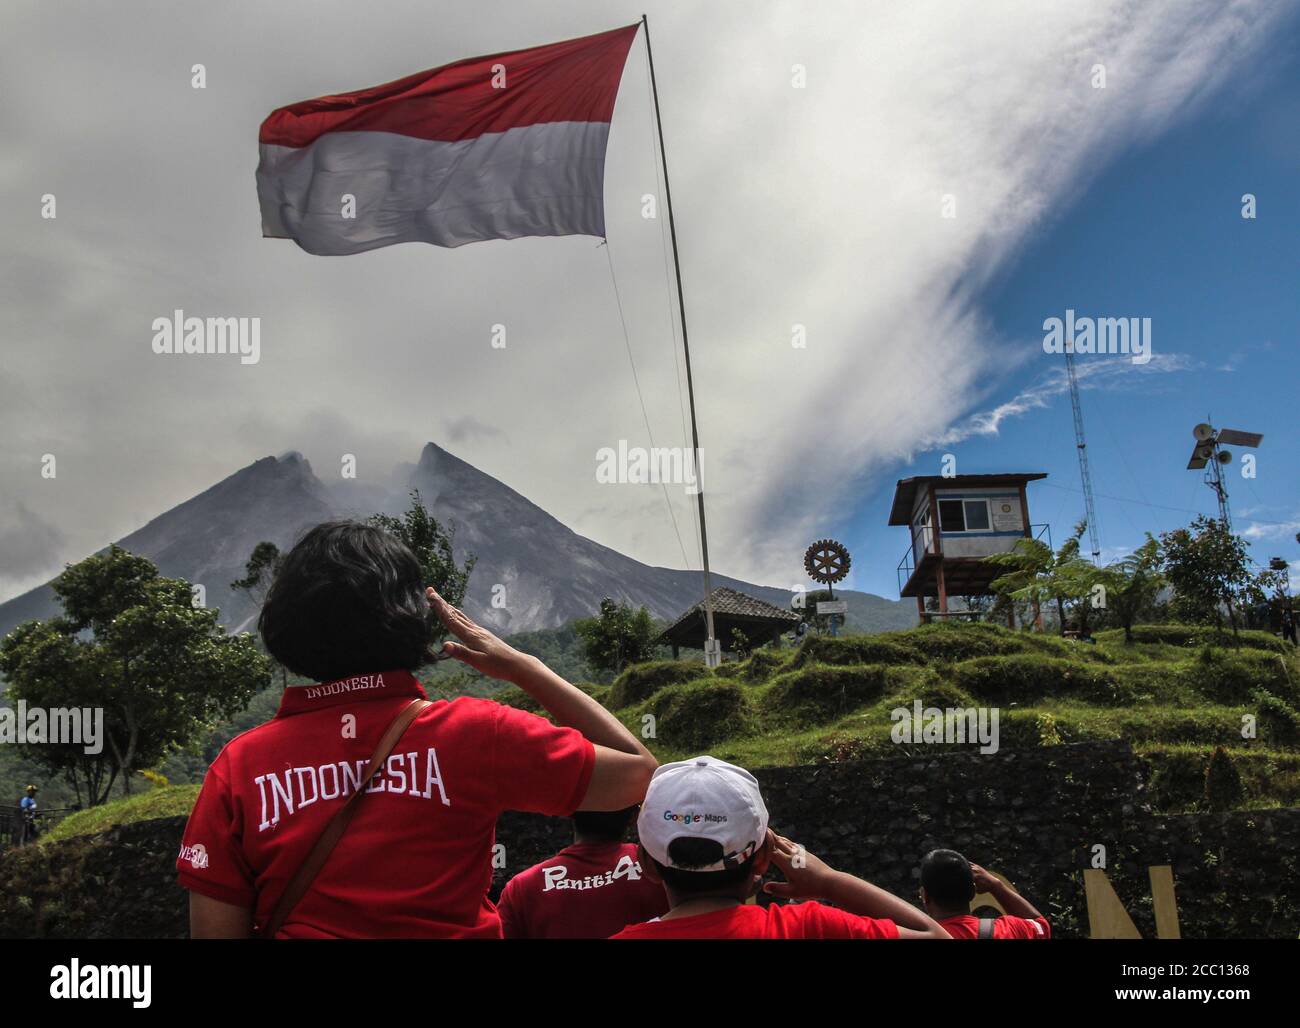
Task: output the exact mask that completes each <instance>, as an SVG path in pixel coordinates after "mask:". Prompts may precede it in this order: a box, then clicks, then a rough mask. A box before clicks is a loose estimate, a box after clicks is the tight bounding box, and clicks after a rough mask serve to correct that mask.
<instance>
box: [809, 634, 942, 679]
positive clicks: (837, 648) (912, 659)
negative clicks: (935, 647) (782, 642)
mask: <svg viewBox="0 0 1300 1028" xmlns="http://www.w3.org/2000/svg"><path fill="white" fill-rule="evenodd" d="M924 663H925V656H924V655H923V654H922V653H921V652H920V651H919V650H918V649H916V647H914V646H909V645H908V644H907V643H905V642H901V641H894V640H890V639H882V638H880V637H879V636H870V635H851V636H845V637H843V638H839V639H832V638H831V637H830V636H824V635H821V636H818V635H815V636H812V637H810V638H808V639H806V640H805V641H804V643H803V644H802V645H801V646H800V647H799V650H798V652H797V653H795V655H794V657H793V659H791V661H790V663H789V665H788V669H789V670H792V671H793V670H795V669H797V668H801V667H807V666H808V665H810V664H834V665H836V666H839V667H843V666H846V665H853V664H924Z"/></svg>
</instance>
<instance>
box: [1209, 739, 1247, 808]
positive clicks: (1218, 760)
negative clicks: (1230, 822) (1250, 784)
mask: <svg viewBox="0 0 1300 1028" xmlns="http://www.w3.org/2000/svg"><path fill="white" fill-rule="evenodd" d="M1245 796H1246V791H1245V789H1243V788H1242V785H1241V775H1239V774H1238V773H1237V768H1236V766H1235V765H1234V764H1233V761H1232V755H1231V754H1230V753H1228V751H1227V750H1225V749H1224V748H1223V747H1222V746H1216V747H1215V748H1214V755H1213V756H1212V757H1210V763H1209V764H1208V765H1206V768H1205V796H1204V800H1205V805H1206V806H1207V807H1209V809H1210V810H1235V809H1236V808H1237V807H1239V806H1241V802H1242V800H1243V799H1245Z"/></svg>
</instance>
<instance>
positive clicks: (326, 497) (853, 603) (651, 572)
mask: <svg viewBox="0 0 1300 1028" xmlns="http://www.w3.org/2000/svg"><path fill="white" fill-rule="evenodd" d="M408 469H409V471H408V474H407V475H405V476H403V475H401V474H399V475H396V476H394V481H393V483H392V485H391V486H387V487H385V486H375V485H368V484H367V485H363V484H362V483H357V482H341V483H339V484H337V485H335V486H332V487H326V486H325V485H324V484H323V483H322V482H321V481H320V480H319V479H318V478H317V477H316V476H315V475H314V474H313V473H312V470H311V466H310V465H309V464H308V463H307V461H306V460H305V459H303V458H302V456H301V455H299V454H287V455H285V456H283V457H280V458H274V457H265V458H263V459H261V460H258V461H256V462H254V463H253V464H250V465H249V466H248V467H246V468H244V469H242V470H240V471H237V472H235V474H233V475H231V476H230V477H229V478H226V479H224V480H222V481H221V482H218V483H217V484H216V485H214V486H213V487H212V488H210V489H208V490H206V491H204V492H202V493H200V494H199V495H197V496H195V497H193V498H192V499H189V500H187V501H185V502H184V503H182V504H180V505H178V506H176V507H174V508H172V509H171V510H169V511H167V512H166V513H165V514H162V515H159V516H158V517H156V518H154V519H153V520H152V521H150V522H149V523H148V524H147V525H145V526H144V527H143V528H141V529H139V530H137V531H135V532H132V533H131V534H130V535H128V536H126V537H125V538H124V539H122V540H121V541H120V543H119V545H121V546H122V547H124V548H125V549H128V550H130V551H132V552H133V553H139V554H141V555H143V556H146V557H148V558H149V559H150V560H152V561H154V563H156V564H157V565H158V567H159V568H160V570H161V571H162V573H163V574H165V575H170V576H174V577H178V578H184V579H186V580H188V581H190V582H195V583H201V584H202V585H203V586H204V587H205V588H206V591H207V603H208V605H209V606H215V607H217V608H219V609H220V611H221V614H222V619H221V620H222V622H223V623H224V624H225V625H226V626H227V627H228V628H230V629H231V630H233V631H239V630H245V629H249V628H251V627H252V625H253V622H254V619H255V616H256V610H255V606H254V603H253V601H252V600H251V599H250V598H249V597H247V596H246V595H244V594H242V593H232V591H231V589H230V583H231V582H232V581H234V580H235V579H236V578H239V577H240V576H241V575H242V574H243V567H244V562H245V561H246V560H247V559H248V556H249V554H250V553H251V552H252V550H253V547H254V546H255V545H256V544H257V543H258V542H261V541H262V540H270V541H271V542H273V543H275V544H276V545H277V546H279V547H280V548H281V549H287V548H288V547H289V546H291V545H292V544H293V542H294V540H295V539H297V538H298V537H299V536H300V535H301V534H302V533H303V532H304V531H305V530H306V529H307V528H309V527H310V526H312V525H315V524H318V523H320V522H321V521H326V520H329V519H331V518H339V517H365V516H366V515H367V514H370V513H373V512H375V511H384V512H386V513H399V512H400V511H402V510H403V509H405V507H406V505H407V502H408V493H409V492H410V490H411V489H418V490H419V491H420V495H421V496H422V498H423V499H424V501H425V504H426V505H427V506H428V507H429V509H430V510H431V511H432V512H433V514H434V516H435V517H437V518H438V520H439V521H441V522H443V523H444V524H445V525H448V526H450V527H452V529H453V530H454V533H455V536H454V542H455V546H454V548H455V552H456V556H457V559H458V560H463V559H464V557H465V555H466V554H467V553H473V554H475V556H476V557H477V563H476V565H475V568H474V573H473V575H472V576H471V578H470V585H469V592H468V595H467V596H466V598H465V609H466V611H467V612H468V613H469V614H470V616H471V617H474V618H475V619H477V620H480V621H482V622H483V623H484V624H487V625H490V626H492V628H493V629H494V630H496V631H498V632H501V633H507V634H508V633H512V632H524V631H533V630H536V629H541V628H556V627H558V626H560V625H562V624H564V623H565V622H567V621H570V620H572V619H573V618H575V617H586V616H589V615H591V614H592V613H593V612H594V611H595V610H596V609H597V608H598V606H599V604H600V601H601V600H602V599H603V598H604V597H606V596H609V597H613V598H614V599H617V600H623V601H626V602H629V603H633V604H637V605H641V604H644V605H645V606H646V607H647V608H648V609H649V610H650V612H651V613H652V614H653V615H654V616H655V617H658V618H672V617H676V616H677V615H678V614H679V613H681V611H683V610H685V609H686V608H687V607H689V606H690V605H691V604H693V603H695V602H696V601H697V600H698V599H699V598H700V596H701V595H702V594H703V585H702V582H701V577H700V574H699V572H696V571H681V570H676V569H673V568H660V567H652V566H650V565H648V564H643V563H641V562H640V561H637V560H633V559H632V558H631V557H627V556H625V555H623V554H621V553H619V552H618V551H616V550H612V549H610V548H609V547H608V546H602V545H601V544H600V543H598V542H595V541H594V540H591V539H588V538H586V537H585V536H581V535H578V533H576V532H574V531H573V530H572V529H570V528H568V527H567V526H565V525H563V524H561V523H560V522H559V521H558V520H557V519H555V518H554V517H552V516H551V515H550V514H548V513H546V511H544V510H542V509H541V508H540V507H538V506H537V505H536V504H534V503H532V502H531V501H529V500H528V499H527V498H525V497H524V496H521V495H520V494H519V493H517V492H515V490H513V489H511V488H510V487H509V486H507V485H505V484H503V483H502V482H499V481H497V480H496V479H495V478H493V477H492V476H490V475H487V474H484V473H483V472H481V471H479V470H478V469H477V468H475V467H473V466H472V465H471V464H468V463H466V462H465V461H463V460H461V459H460V458H459V457H456V456H455V455H453V454H451V453H449V452H448V451H446V450H444V449H442V448H441V447H439V446H436V445H435V444H433V443H429V444H427V445H426V446H425V448H424V451H423V452H422V453H421V455H420V460H419V462H418V463H417V464H416V465H414V466H413V467H412V466H408ZM713 584H714V585H715V586H718V585H726V586H730V587H731V588H733V589H739V590H740V591H742V592H746V593H749V594H750V595H752V596H756V597H758V598H760V599H763V600H767V601H768V602H769V603H773V604H777V605H778V606H782V607H784V606H787V605H788V604H789V602H790V594H789V592H788V590H785V589H779V588H774V587H770V586H760V585H755V584H752V583H749V582H742V581H740V580H738V579H734V578H730V577H727V576H725V575H714V576H713ZM494 587H499V588H494ZM494 595H495V596H496V597H498V601H497V602H498V605H497V606H494V605H493V598H494ZM836 595H837V597H840V596H842V597H843V598H844V599H846V600H848V601H849V618H848V621H849V626H850V627H856V628H859V629H862V630H867V631H883V630H887V629H891V628H906V627H909V626H911V625H913V624H915V622H916V615H915V613H914V612H913V610H912V609H911V608H910V606H909V605H906V604H903V603H899V602H896V601H893V600H887V599H884V598H882V597H879V596H872V595H869V594H866V593H855V592H852V591H839V590H837V592H836ZM56 609H57V608H56V606H55V603H54V597H53V592H52V590H51V589H50V587H49V586H48V585H46V586H41V587H39V588H37V589H34V590H31V591H30V592H28V593H24V594H23V595H21V596H18V597H16V598H14V599H12V600H10V601H8V602H7V603H4V604H0V635H3V634H4V633H7V632H8V631H9V630H10V629H12V628H13V627H14V626H15V625H17V624H19V623H20V622H22V621H24V620H27V619H29V618H34V617H48V616H49V615H51V614H53V613H55V611H56Z"/></svg>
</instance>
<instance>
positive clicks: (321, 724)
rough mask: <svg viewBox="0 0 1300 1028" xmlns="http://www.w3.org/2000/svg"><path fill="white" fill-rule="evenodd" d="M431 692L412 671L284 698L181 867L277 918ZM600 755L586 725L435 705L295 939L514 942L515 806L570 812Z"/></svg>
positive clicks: (223, 784)
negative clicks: (509, 907) (510, 826)
mask: <svg viewBox="0 0 1300 1028" xmlns="http://www.w3.org/2000/svg"><path fill="white" fill-rule="evenodd" d="M417 696H419V697H423V696H424V690H423V689H421V688H420V684H419V682H417V681H416V680H415V677H414V676H413V675H411V674H410V673H409V672H407V671H385V672H382V673H380V674H373V675H358V676H355V677H353V678H348V679H344V680H342V681H338V682H326V683H324V684H321V685H312V686H291V687H290V688H288V689H286V690H285V693H284V698H283V700H282V701H281V703H280V710H279V713H277V714H276V716H275V718H274V719H273V720H271V721H268V722H267V723H266V724H264V725H259V726H258V727H257V728H254V729H252V730H250V731H248V732H245V733H243V734H242V735H239V736H237V737H236V738H234V739H232V740H231V741H230V743H229V744H228V745H227V746H226V747H225V749H223V750H222V751H221V753H220V755H219V756H218V757H217V759H216V760H215V761H213V762H212V766H211V767H210V768H209V769H208V773H207V777H206V778H205V779H204V781H203V789H202V791H201V792H200V793H199V798H198V802H197V803H196V804H195V807H194V811H193V813H191V814H190V820H189V823H188V824H187V825H186V826H185V835H184V838H183V840H182V844H181V851H180V856H179V857H178V858H177V861H176V868H177V872H178V878H179V880H180V884H181V885H182V886H184V887H185V888H187V889H193V890H194V891H195V892H199V893H202V894H203V895H205V896H210V897H212V898H214V899H218V900H222V901H224V902H226V903H233V904H236V905H238V906H247V907H253V908H255V918H256V921H257V922H258V923H259V924H261V923H265V921H266V919H267V918H268V917H269V916H270V913H271V911H272V910H273V909H274V907H275V903H276V901H277V900H278V899H279V896H280V894H281V892H282V891H283V890H284V887H285V885H286V884H287V883H288V881H289V878H290V877H291V876H292V874H293V873H294V872H295V871H296V870H297V868H298V867H299V865H300V864H301V863H302V861H303V860H304V858H305V857H306V856H307V852H308V850H309V849H310V848H311V846H312V844H313V843H314V842H315V841H316V838H317V836H319V835H320V833H321V831H322V829H323V828H324V827H325V824H326V822H327V821H328V820H329V819H330V818H331V817H332V816H333V815H334V812H335V811H337V810H338V809H339V807H340V806H341V805H342V803H343V802H344V800H345V799H346V798H347V796H348V795H350V794H351V793H352V792H354V791H355V790H356V789H357V788H358V787H359V784H360V783H359V780H360V776H361V774H362V773H363V771H364V770H365V766H366V764H367V763H368V762H369V760H370V757H371V755H372V754H373V752H374V750H375V748H376V746H378V744H379V739H380V736H382V735H383V733H384V730H385V729H386V728H387V727H388V725H389V723H390V722H391V721H392V720H393V718H394V717H395V716H396V715H397V713H398V711H399V710H401V708H402V707H403V706H405V704H407V703H408V702H409V701H410V700H411V699H412V698H413V697H417ZM595 760H596V751H595V747H593V746H592V744H591V743H590V742H588V741H587V740H586V739H585V738H583V736H582V735H581V734H580V733H579V732H577V731H575V730H574V729H571V728H559V727H556V726H555V725H553V724H551V723H550V722H549V721H547V720H545V719H544V718H540V717H537V716H536V715H535V714H529V713H527V712H525V711H522V710H517V709H515V708H513V707H507V706H505V705H504V704H500V703H494V702H492V701H491V700H479V699H471V698H469V697H461V698H459V699H456V700H453V701H452V702H450V703H449V702H446V701H441V700H440V701H437V702H435V703H434V704H433V705H432V706H430V707H428V708H426V709H425V710H424V711H423V712H422V713H421V714H420V716H419V717H418V718H417V719H416V720H415V721H414V722H413V723H412V724H411V726H410V727H409V728H408V729H407V730H406V733H405V734H404V735H403V736H402V738H401V739H400V740H399V741H398V743H397V746H396V747H395V748H394V750H393V753H392V755H391V756H390V757H389V758H388V760H387V761H385V764H384V767H383V769H382V770H381V771H380V772H379V773H378V774H376V775H375V777H374V778H373V779H372V780H371V782H370V784H369V785H368V787H367V790H366V791H367V793H368V795H367V796H366V797H365V799H364V800H363V801H362V802H361V803H360V805H359V809H358V810H357V812H356V815H355V816H354V817H353V819H352V823H351V824H350V825H349V826H348V829H347V832H346V833H345V834H344V836H343V838H342V839H341V840H340V841H339V843H338V845H337V846H336V847H335V849H334V852H333V853H332V854H331V855H330V858H329V860H328V861H327V862H326V864H325V866H324V867H323V868H322V869H321V871H320V873H319V874H318V875H317V877H316V880H315V882H314V883H313V885H312V887H311V889H310V890H309V891H308V892H307V895H306V896H304V897H303V898H302V900H301V901H300V902H299V903H298V906H297V907H296V908H295V909H294V911H293V913H292V914H290V915H289V918H288V920H287V921H286V922H285V924H284V927H283V928H282V929H281V930H280V933H279V934H280V937H326V938H329V937H333V938H376V937H411V936H422V937H440V938H500V937H501V922H500V919H499V918H498V916H497V912H496V908H495V907H493V905H492V903H491V902H490V901H489V900H488V898H487V892H488V887H489V885H490V884H491V880H492V847H493V845H494V842H495V826H496V820H497V816H498V815H499V814H500V813H501V812H502V811H503V810H525V811H533V812H536V813H539V814H551V815H556V816H560V815H565V816H567V815H569V814H571V813H573V811H574V810H576V809H577V807H578V804H579V803H581V802H582V799H583V797H584V796H585V795H586V792H587V786H588V784H589V783H590V781H591V773H592V768H593V767H594V766H595Z"/></svg>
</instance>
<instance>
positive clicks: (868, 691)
mask: <svg viewBox="0 0 1300 1028" xmlns="http://www.w3.org/2000/svg"><path fill="white" fill-rule="evenodd" d="M908 677H909V676H907V675H906V674H900V673H899V670H898V669H891V668H888V667H885V666H884V665H883V664H868V665H864V666H862V667H807V668H801V669H800V670H798V671H788V672H786V673H785V674H783V675H779V676H778V677H777V678H776V680H775V681H773V683H772V685H771V686H770V687H769V688H768V689H767V691H766V692H765V693H764V694H763V696H762V699H761V700H760V706H761V709H762V712H763V714H764V715H766V716H767V717H769V718H771V719H772V720H775V721H778V722H786V723H794V724H802V725H808V724H825V723H826V722H828V721H834V720H836V719H837V718H840V717H843V716H844V715H845V714H847V713H849V712H850V711H854V710H858V709H860V708H862V707H865V706H866V705H867V704H869V703H871V702H873V701H874V700H878V699H880V697H882V696H884V695H885V693H886V692H887V691H889V689H890V686H891V685H893V686H895V687H900V686H904V685H906V684H907V681H908Z"/></svg>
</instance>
